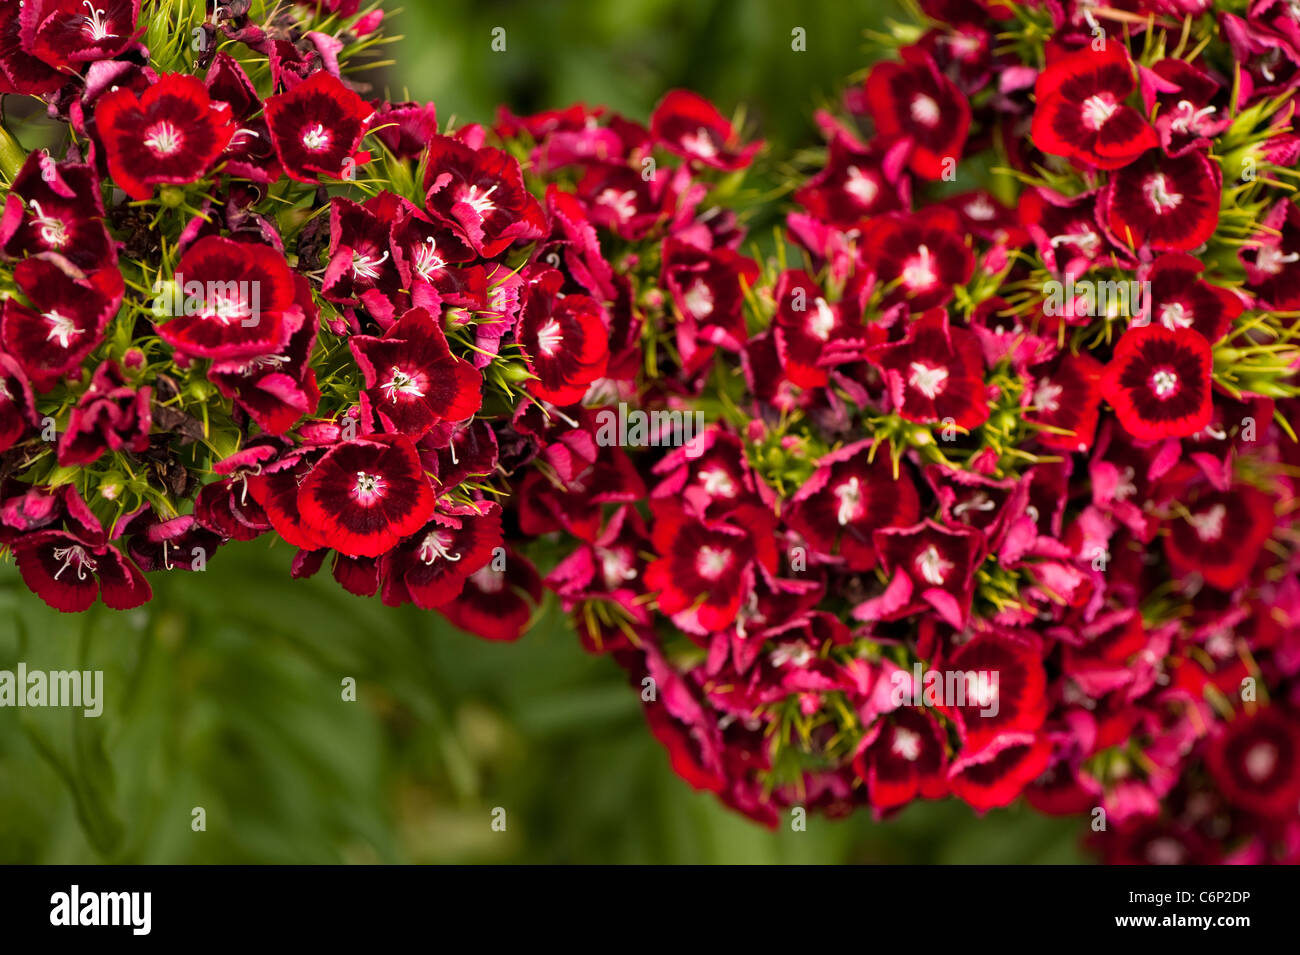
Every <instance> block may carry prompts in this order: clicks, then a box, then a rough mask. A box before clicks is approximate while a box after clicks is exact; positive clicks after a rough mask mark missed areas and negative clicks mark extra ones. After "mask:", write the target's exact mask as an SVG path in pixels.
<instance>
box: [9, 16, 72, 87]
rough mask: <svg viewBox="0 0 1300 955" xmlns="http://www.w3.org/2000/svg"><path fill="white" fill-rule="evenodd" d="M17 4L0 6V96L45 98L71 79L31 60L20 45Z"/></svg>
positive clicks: (59, 71) (41, 61) (35, 60)
mask: <svg viewBox="0 0 1300 955" xmlns="http://www.w3.org/2000/svg"><path fill="white" fill-rule="evenodd" d="M23 9H24V8H23V5H22V4H21V3H2V4H0V93H21V94H22V95H24V96H46V95H48V94H50V93H54V92H57V91H58V90H59V89H60V88H61V87H62V86H63V85H64V84H65V83H67V82H69V80H70V79H71V77H70V76H69V75H68V74H67V73H64V72H63V71H62V70H56V69H55V68H54V67H52V66H50V64H48V63H46V62H45V61H44V60H41V59H39V58H37V57H35V56H32V55H31V53H29V52H28V51H27V50H26V49H25V48H24V47H23V43H22V37H21V31H22V23H21V22H20V18H21V16H22V12H23Z"/></svg>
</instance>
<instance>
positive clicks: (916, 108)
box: [866, 48, 971, 179]
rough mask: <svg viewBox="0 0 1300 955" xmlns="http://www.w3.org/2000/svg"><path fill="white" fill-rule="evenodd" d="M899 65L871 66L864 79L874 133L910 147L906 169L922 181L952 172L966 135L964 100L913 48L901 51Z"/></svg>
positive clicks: (968, 115)
mask: <svg viewBox="0 0 1300 955" xmlns="http://www.w3.org/2000/svg"><path fill="white" fill-rule="evenodd" d="M902 54H903V57H904V62H902V63H893V62H886V63H877V64H876V65H875V66H873V67H872V68H871V72H870V73H869V74H868V75H867V80H866V96H867V105H868V108H869V109H870V111H871V118H872V119H873V120H874V121H875V124H876V131H877V132H878V133H879V134H880V135H881V136H884V137H886V138H888V139H903V140H906V141H908V142H909V143H910V144H911V155H910V157H909V164H910V165H911V168H912V171H913V172H915V173H916V174H917V175H918V176H920V177H921V178H922V179H939V178H941V177H942V176H943V175H944V173H945V172H950V171H952V170H955V169H956V164H957V161H958V160H959V159H961V154H962V149H963V148H964V147H965V145H966V134H967V132H969V130H970V120H971V113H970V104H969V103H968V102H967V100H966V97H965V95H964V94H963V93H962V92H961V90H959V89H958V88H957V86H956V85H955V84H954V83H953V82H952V80H950V79H948V78H947V77H946V76H944V75H943V74H942V73H941V72H939V68H938V67H937V66H935V64H934V61H933V60H932V59H931V58H930V56H929V54H927V53H925V52H924V51H922V50H920V49H919V48H904V49H903V50H902Z"/></svg>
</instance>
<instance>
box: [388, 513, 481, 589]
mask: <svg viewBox="0 0 1300 955" xmlns="http://www.w3.org/2000/svg"><path fill="white" fill-rule="evenodd" d="M492 507H493V510H492V511H491V512H489V513H486V514H483V515H477V514H470V515H466V516H464V517H459V518H457V517H452V516H450V515H446V516H444V515H440V514H434V516H433V520H432V521H431V522H430V523H429V524H428V525H426V526H425V527H424V528H423V529H421V530H420V531H417V532H416V533H415V534H414V535H413V536H411V537H409V538H407V539H406V540H405V541H403V542H402V543H401V544H399V545H398V546H397V547H395V548H393V549H392V550H391V551H389V552H388V553H387V554H385V555H384V556H383V558H381V562H380V566H381V576H382V577H383V581H384V583H383V598H384V603H385V604H387V605H388V606H390V607H400V606H401V605H402V604H404V603H407V602H408V601H413V602H414V603H415V605H416V606H417V607H421V608H423V609H424V610H434V609H437V608H439V607H442V606H443V605H445V604H446V603H448V602H449V601H451V600H454V599H455V598H456V597H458V596H459V595H460V592H461V590H463V589H464V587H465V581H466V580H467V579H468V578H469V577H470V576H471V575H473V574H474V573H476V572H477V571H479V570H481V569H482V568H483V567H484V565H486V564H487V563H488V561H489V560H491V559H492V556H493V553H494V552H495V551H496V550H497V548H498V547H500V546H501V545H502V542H503V541H502V536H501V517H500V515H499V514H498V513H497V510H498V509H497V508H496V507H495V505H493V506H492Z"/></svg>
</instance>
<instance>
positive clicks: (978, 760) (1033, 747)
mask: <svg viewBox="0 0 1300 955" xmlns="http://www.w3.org/2000/svg"><path fill="white" fill-rule="evenodd" d="M1051 758H1052V742H1051V739H1050V738H1048V736H1047V735H1046V734H1045V733H1040V734H1038V735H1037V736H1035V737H1034V738H1033V740H1032V742H1022V741H1020V740H1019V739H1018V738H1017V737H1015V736H1007V737H1004V738H1003V739H1002V740H1000V741H999V742H998V743H996V744H994V745H992V746H989V747H987V748H985V749H983V750H981V751H980V752H978V753H974V754H971V755H966V754H964V753H963V755H961V756H960V757H958V758H957V759H955V760H954V761H953V763H952V766H951V768H950V769H949V773H948V785H949V786H950V787H951V789H952V794H953V795H954V796H956V797H957V798H959V799H961V800H962V801H964V802H966V803H967V804H968V805H970V806H971V807H972V808H974V809H975V810H977V811H980V812H983V811H985V810H988V809H999V808H1001V807H1002V806H1008V805H1010V804H1011V803H1012V802H1014V801H1015V800H1016V798H1017V797H1019V796H1020V794H1021V793H1022V792H1024V791H1025V788H1026V787H1027V786H1028V785H1029V784H1030V783H1032V782H1033V781H1034V780H1035V779H1037V778H1038V777H1039V776H1040V775H1041V774H1042V773H1043V770H1045V769H1046V768H1047V766H1048V764H1049V762H1050V761H1051Z"/></svg>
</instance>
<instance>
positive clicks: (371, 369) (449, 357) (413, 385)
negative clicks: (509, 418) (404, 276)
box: [348, 308, 483, 441]
mask: <svg viewBox="0 0 1300 955" xmlns="http://www.w3.org/2000/svg"><path fill="white" fill-rule="evenodd" d="M348 347H349V348H351V349H352V354H353V356H354V357H355V358H356V360H357V366H358V367H359V368H360V369H361V374H362V375H363V377H364V380H365V385H366V394H367V395H368V396H369V397H370V402H371V405H372V407H374V409H375V410H376V411H377V412H378V414H379V417H380V419H381V420H382V421H383V422H384V424H385V426H386V427H388V428H389V429H391V430H393V431H400V432H402V433H403V434H405V435H406V436H407V437H409V438H411V440H413V441H418V440H419V439H420V438H422V437H423V436H424V435H425V433H427V432H428V430H429V429H430V428H432V427H433V426H434V425H436V424H438V423H440V422H443V421H461V420H463V419H465V418H468V417H469V416H470V415H472V414H474V413H475V412H476V411H478V409H479V406H480V405H481V404H482V401H483V397H482V393H481V392H482V387H483V379H482V378H481V377H480V376H479V373H478V372H477V371H475V370H474V366H473V365H471V364H470V363H469V362H467V361H465V360H463V359H460V358H457V357H456V356H455V355H453V354H452V353H451V349H450V348H448V347H447V338H446V336H445V335H444V334H443V331H442V327H441V326H440V325H439V324H438V322H437V321H436V320H435V319H434V318H433V316H431V315H430V314H429V313H428V312H427V311H426V310H425V309H422V308H413V309H411V310H410V311H409V312H407V313H406V314H405V315H403V316H402V317H401V319H399V320H398V321H397V322H396V323H395V324H394V325H393V326H392V328H390V329H389V330H388V331H387V332H385V333H384V336H383V337H382V338H375V337H372V336H369V335H353V336H352V337H351V338H350V339H348Z"/></svg>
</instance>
